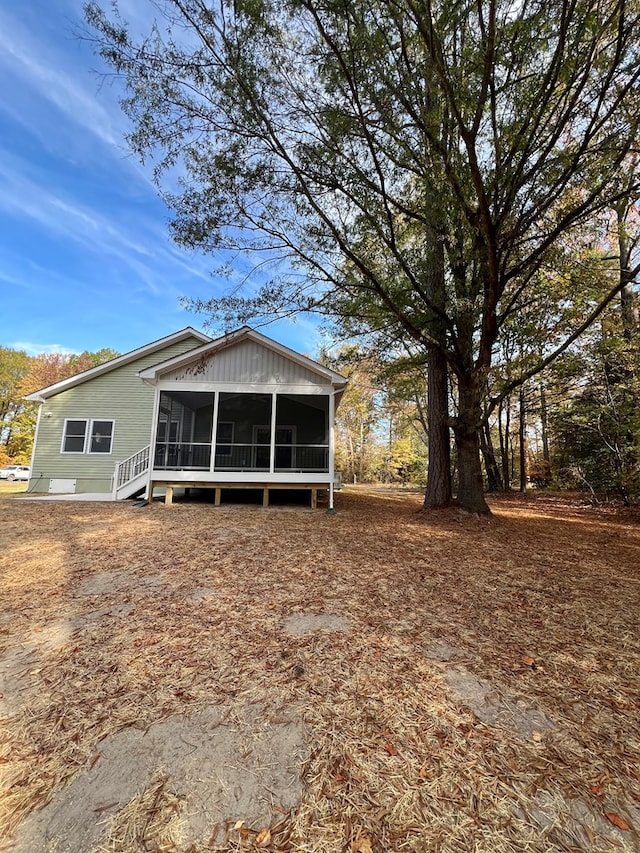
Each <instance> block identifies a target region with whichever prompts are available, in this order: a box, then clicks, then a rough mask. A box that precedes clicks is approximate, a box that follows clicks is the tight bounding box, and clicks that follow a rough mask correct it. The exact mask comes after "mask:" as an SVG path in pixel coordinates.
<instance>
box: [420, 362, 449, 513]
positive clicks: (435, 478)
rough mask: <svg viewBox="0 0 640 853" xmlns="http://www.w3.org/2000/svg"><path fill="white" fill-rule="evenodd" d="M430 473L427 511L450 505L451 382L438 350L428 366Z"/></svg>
mask: <svg viewBox="0 0 640 853" xmlns="http://www.w3.org/2000/svg"><path fill="white" fill-rule="evenodd" d="M427 395H428V396H427V419H428V423H429V435H428V454H429V456H428V471H427V488H426V491H425V495H424V506H425V508H426V509H434V508H436V507H443V506H447V505H448V504H450V503H451V499H452V490H451V444H450V441H449V411H448V408H449V407H448V403H449V383H448V367H447V360H446V358H445V357H444V355H443V353H442V352H441V351H440V350H439V349H437V348H436V347H431V348H430V349H429V360H428V364H427Z"/></svg>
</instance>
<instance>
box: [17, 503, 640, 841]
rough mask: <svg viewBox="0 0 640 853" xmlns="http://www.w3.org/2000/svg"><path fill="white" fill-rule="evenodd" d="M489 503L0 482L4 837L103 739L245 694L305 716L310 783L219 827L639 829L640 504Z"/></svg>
mask: <svg viewBox="0 0 640 853" xmlns="http://www.w3.org/2000/svg"><path fill="white" fill-rule="evenodd" d="M492 508H493V517H492V518H491V519H490V520H479V519H475V518H469V517H466V516H464V515H461V514H459V513H458V512H457V511H456V510H447V511H442V512H433V513H429V514H424V513H420V512H419V509H420V497H419V495H416V494H406V493H400V492H396V493H394V492H391V491H388V490H387V491H383V490H381V491H376V490H367V489H362V490H347V491H345V492H344V493H342V494H340V495H338V496H337V500H336V509H337V512H336V514H335V515H329V514H327V513H326V512H324V511H322V510H318V511H311V510H309V509H306V508H304V507H286V506H283V507H272V508H269V509H263V508H262V507H257V506H242V505H227V506H224V505H223V506H222V507H219V508H214V507H213V506H212V505H211V504H209V503H197V502H189V503H186V502H185V503H176V504H174V506H173V507H164V506H163V505H160V504H153V505H151V506H148V507H145V508H134V507H133V506H132V505H131V504H79V503H73V504H71V503H30V502H27V501H24V500H21V499H20V498H12V499H6V500H2V501H1V502H0V544H1V547H0V602H1V608H0V664H2V663H3V664H4V667H5V675H6V680H5V688H6V689H5V696H4V706H2V705H0V707H4V714H5V716H4V718H3V719H0V849H10V847H9V846H7V847H6V848H5V847H3V842H4V844H6V845H10V844H11V839H12V837H13V832H14V830H15V829H16V827H17V826H18V825H19V824H20V822H21V821H22V820H23V819H24V818H25V817H26V816H27V815H28V814H29V813H30V812H32V811H33V810H34V809H37V808H40V807H42V806H43V805H44V804H45V803H46V802H48V801H50V800H51V799H52V798H53V797H54V796H55V794H56V792H57V791H59V790H61V789H62V788H63V786H64V785H65V784H66V783H68V782H69V781H70V780H71V779H72V778H73V776H74V775H76V774H77V773H78V772H79V771H80V770H81V768H83V767H86V766H87V765H88V764H89V763H91V761H95V760H96V756H97V755H98V752H99V743H100V740H101V739H102V738H104V737H105V736H107V735H110V734H113V733H114V732H118V731H120V730H123V729H125V728H127V727H130V726H148V725H151V724H153V723H154V722H157V721H159V720H162V719H166V718H167V717H170V716H172V715H175V714H187V715H188V714H192V713H196V712H197V711H198V709H201V708H203V707H205V706H207V705H211V704H224V703H229V702H233V703H243V702H244V703H253V704H256V705H257V704H259V705H260V706H261V707H264V708H266V709H269V713H272V714H273V713H277V711H278V709H281V710H286V709H291V708H295V709H297V712H298V713H300V714H301V715H302V717H303V719H304V722H305V731H306V738H307V743H308V756H307V760H306V761H305V763H304V765H303V767H302V769H301V772H302V776H303V782H304V790H305V793H304V795H303V798H302V800H301V802H300V805H299V807H298V808H297V809H296V810H294V811H293V812H292V813H290V814H287V815H286V816H284V817H283V820H282V821H281V822H280V824H279V825H278V826H274V827H272V828H271V829H272V831H270V833H269V836H268V844H267V845H266V846H264V841H265V837H266V836H264V835H263V836H261V837H260V836H258V835H257V834H256V833H247V832H240V833H236V836H235V837H230V839H229V841H228V842H226V843H225V846H224V847H216V848H215V849H221V850H222V849H224V850H238V849H241V848H243V847H247V846H248V847H251V846H252V845H253V846H255V845H257V844H259V843H260V842H261V841H262V842H263V847H262V848H261V849H269V850H281V851H308V853H320V851H327V853H329V851H331V853H337V851H352V853H367V851H368V850H369V849H370V850H372V851H373V853H383V851H398V853H399V851H409V850H415V851H439V853H453V851H464V853H470V851H477V853H480V852H481V851H487V853H489V851H493V853H496V851H510V850H513V851H532V852H533V853H543V851H545V853H546V852H547V851H551V850H554V851H555V850H558V851H561V850H562V851H579V850H589V851H603V853H604V851H615V850H621V851H634V850H640V834H639V832H640V771H639V767H640V642H639V636H638V633H639V632H638V624H639V616H640V517H639V516H638V515H637V514H634V513H633V512H631V511H626V510H604V509H594V508H592V507H588V506H583V505H581V504H580V502H579V501H577V500H576V501H571V500H569V499H567V498H553V497H549V498H545V497H540V496H536V497H533V498H527V499H524V498H520V497H518V496H514V497H511V498H501V499H496V500H493V501H492ZM295 614H310V615H321V614H331V615H334V616H341V617H345V618H346V619H347V620H348V625H349V630H347V631H317V632H314V633H310V634H307V635H300V636H298V635H295V634H291V633H287V631H286V630H285V629H284V625H285V623H286V620H287V619H288V618H289V617H291V616H292V615H295ZM465 685H466V686H465ZM489 689H490V690H491V693H490V695H489V694H487V691H488V690H489ZM465 690H466V691H467V692H466V693H465ZM482 690H484V691H485V694H486V695H484V694H483V696H480V698H478V695H477V694H478V691H480V693H482ZM474 691H475V694H476V695H473V694H474ZM487 696H488V698H487ZM1 713H2V712H0V714H1ZM163 790H166V791H167V797H168V798H169V800H170V780H169V782H168V783H167V785H166V786H165V789H163ZM141 793H142V792H141ZM172 807H173V808H175V807H176V806H175V803H173V806H172ZM161 823H162V821H159V822H156V824H158V825H160V824H161ZM156 824H153V823H150V822H148V825H149V826H152V825H156ZM624 827H627V828H624ZM254 829H255V830H256V831H257V830H260V829H262V828H261V827H255V828H254ZM136 844H137V845H138V846H135V845H136ZM154 844H155V846H154ZM112 849H121V850H122V849H124V848H115V847H114V848H112ZM129 849H131V850H132V851H133V850H167V851H170V850H178V849H180V848H179V846H178V845H177V842H175V844H174V843H173V842H172V841H171V837H170V836H163V840H162V841H161V842H160V841H159V840H158V839H153V838H140V837H139V838H138V840H137V841H136V842H135V844H133V846H131V847H130V848H127V850H129ZM206 849H212V848H210V847H207V846H206V845H205V846H202V847H198V848H197V849H196V848H192V850H193V851H194V853H198V851H199V850H206ZM34 853H40V851H34ZM77 853H89V851H80V850H78V851H77Z"/></svg>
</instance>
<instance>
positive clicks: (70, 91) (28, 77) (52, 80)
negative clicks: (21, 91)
mask: <svg viewBox="0 0 640 853" xmlns="http://www.w3.org/2000/svg"><path fill="white" fill-rule="evenodd" d="M61 23H62V22H61ZM67 26H68V27H69V30H70V29H71V25H70V23H68V22H67ZM70 37H71V32H70V31H69V33H68V34H67V38H70ZM0 47H1V48H2V50H1V51H0V62H2V63H3V64H4V65H5V66H6V67H8V68H9V69H10V70H11V71H12V72H13V73H14V74H15V75H16V76H17V77H18V78H20V79H21V80H22V81H23V83H26V84H27V85H28V86H29V87H30V88H31V89H33V90H35V91H36V92H37V93H38V95H39V96H40V97H41V98H43V99H45V100H46V101H48V102H49V103H51V104H52V105H53V106H55V107H56V109H57V110H59V111H60V112H62V113H63V114H64V116H65V117H66V118H67V119H70V120H71V121H73V122H74V123H75V124H78V125H81V126H82V127H83V129H84V130H85V131H88V132H90V133H91V134H92V135H94V136H97V137H98V138H99V139H101V140H102V141H103V142H104V143H106V144H107V145H109V146H116V145H120V144H121V140H122V135H123V130H124V124H125V123H124V118H123V117H122V116H121V115H120V113H119V111H118V112H115V111H114V112H113V114H111V113H109V112H107V110H106V109H105V108H104V107H103V106H102V104H101V103H99V102H98V100H97V99H96V97H95V94H93V93H91V91H90V90H89V88H88V87H87V86H83V85H82V84H81V83H80V82H79V80H78V75H77V73H76V74H75V75H73V74H72V73H71V72H69V73H67V72H66V71H64V70H63V69H62V68H61V64H60V61H59V58H58V57H54V56H53V55H52V53H53V52H52V50H51V49H50V47H49V46H48V45H46V44H44V43H43V42H41V41H39V40H37V39H36V38H34V37H33V36H32V35H31V34H30V33H28V32H27V31H26V29H25V27H24V26H23V25H22V24H21V23H20V21H18V20H17V19H16V18H14V17H12V16H11V15H9V14H8V13H7V12H6V11H2V10H0ZM116 123H117V124H118V125H119V126H116Z"/></svg>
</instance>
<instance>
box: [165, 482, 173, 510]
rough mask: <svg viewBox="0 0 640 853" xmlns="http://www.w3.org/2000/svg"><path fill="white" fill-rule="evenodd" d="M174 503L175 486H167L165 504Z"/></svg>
mask: <svg viewBox="0 0 640 853" xmlns="http://www.w3.org/2000/svg"><path fill="white" fill-rule="evenodd" d="M172 503H173V486H167V487H166V488H165V491H164V505H165V506H171V504H172Z"/></svg>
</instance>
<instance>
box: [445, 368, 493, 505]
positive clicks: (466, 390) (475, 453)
mask: <svg viewBox="0 0 640 853" xmlns="http://www.w3.org/2000/svg"><path fill="white" fill-rule="evenodd" d="M479 424H480V397H479V394H478V392H477V390H476V389H475V388H474V386H473V385H472V384H471V383H469V384H467V383H465V382H463V381H462V379H460V378H459V381H458V417H457V419H456V425H455V426H454V428H453V433H454V436H455V441H456V450H457V451H458V503H459V505H460V508H461V509H463V510H465V511H466V512H471V513H474V514H476V515H491V510H490V509H489V505H488V504H487V502H486V500H485V498H484V484H483V482H482V465H481V463H480V426H479Z"/></svg>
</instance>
